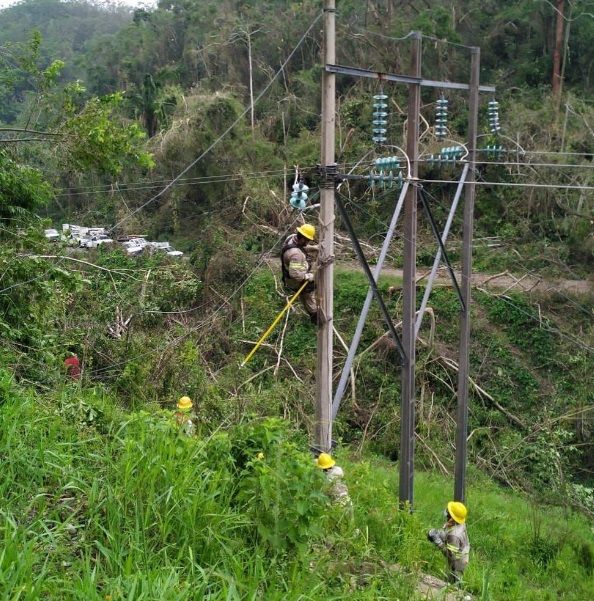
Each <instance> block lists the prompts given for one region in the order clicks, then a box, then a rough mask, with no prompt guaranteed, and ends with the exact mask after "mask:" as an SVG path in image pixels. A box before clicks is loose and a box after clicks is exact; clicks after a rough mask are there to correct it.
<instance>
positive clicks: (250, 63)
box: [246, 29, 254, 136]
mask: <svg viewBox="0 0 594 601" xmlns="http://www.w3.org/2000/svg"><path fill="white" fill-rule="evenodd" d="M246 35H247V45H248V62H249V70H250V116H251V119H252V136H253V135H254V80H253V76H252V32H251V31H250V30H249V29H248V30H247V31H246Z"/></svg>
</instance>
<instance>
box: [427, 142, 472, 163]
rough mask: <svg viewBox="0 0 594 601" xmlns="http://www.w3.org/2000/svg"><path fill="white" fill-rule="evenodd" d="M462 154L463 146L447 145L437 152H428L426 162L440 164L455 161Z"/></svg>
mask: <svg viewBox="0 0 594 601" xmlns="http://www.w3.org/2000/svg"><path fill="white" fill-rule="evenodd" d="M463 155H464V147H463V146H447V147H446V148H442V149H441V150H440V151H439V152H438V153H437V154H430V155H429V156H428V157H427V162H428V163H431V164H437V165H441V164H442V163H455V162H456V161H459V160H460V159H461V158H462V156H463Z"/></svg>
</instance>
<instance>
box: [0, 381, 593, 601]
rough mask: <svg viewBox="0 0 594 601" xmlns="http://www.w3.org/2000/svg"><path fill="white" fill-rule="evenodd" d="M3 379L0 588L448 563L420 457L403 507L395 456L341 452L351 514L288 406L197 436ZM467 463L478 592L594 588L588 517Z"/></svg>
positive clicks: (391, 583)
mask: <svg viewBox="0 0 594 601" xmlns="http://www.w3.org/2000/svg"><path fill="white" fill-rule="evenodd" d="M0 395H1V396H0V453H1V459H2V471H1V472H0V495H1V498H2V504H1V506H0V545H1V549H0V599H6V600H11V601H12V600H16V599H18V600H23V601H28V600H34V599H44V600H46V599H60V600H62V599H64V600H67V601H68V600H83V599H84V600H97V601H99V600H101V601H109V600H112V601H115V600H124V599H126V600H134V601H136V600H153V599H154V600H157V599H159V600H161V599H164V600H172V601H173V600H193V599H196V600H201V599H212V600H219V599H220V600H223V599H225V600H235V599H236V600H247V599H263V600H264V599H265V600H267V601H268V600H279V601H281V600H283V601H284V600H295V601H297V600H306V599H311V600H320V601H321V600H327V599H352V600H369V601H371V600H372V599H373V600H375V599H414V598H415V593H414V588H415V583H416V580H417V578H418V573H419V572H420V571H422V572H428V573H431V574H434V575H439V574H440V573H441V572H442V571H443V567H444V563H443V558H442V557H441V556H440V555H439V553H437V552H436V551H435V550H434V549H433V548H432V547H431V545H429V543H427V542H426V540H425V531H426V529H427V528H429V527H431V526H435V525H439V523H440V511H441V509H442V507H443V506H444V504H445V503H446V502H447V500H449V491H450V489H451V482H450V481H449V480H448V479H444V478H443V477H438V476H436V475H433V474H423V473H419V474H417V477H416V503H415V511H414V512H413V513H412V514H410V513H408V512H402V511H399V510H398V509H397V500H396V491H397V477H396V474H397V468H396V466H395V465H394V464H392V463H389V462H387V461H386V460H381V459H379V458H376V457H367V458H365V459H364V460H362V461H361V460H358V461H351V460H349V457H348V455H346V454H342V455H339V459H340V460H341V462H342V464H343V466H344V467H345V469H346V473H347V482H348V485H349V487H350V490H351V495H352V498H353V504H354V508H353V512H352V513H351V512H349V511H345V510H343V509H341V508H337V507H332V506H331V505H329V503H328V500H327V496H326V495H325V494H324V486H325V481H324V479H323V477H322V476H321V474H320V473H319V472H318V470H316V469H315V468H314V467H313V466H312V460H311V457H310V455H309V454H307V453H304V452H303V451H301V450H300V449H303V448H305V447H306V445H305V440H304V438H303V436H302V435H301V434H300V433H299V432H294V431H292V430H291V428H290V427H289V425H288V424H287V423H283V422H281V421H279V420H270V419H269V420H262V419H257V420H248V419H245V420H244V421H243V423H240V424H236V425H233V426H227V427H225V428H223V427H220V428H219V429H218V430H215V431H214V432H213V431H209V432H202V433H199V435H198V436H196V437H194V438H191V439H190V438H187V437H183V436H180V434H179V433H178V431H177V428H176V426H175V422H174V420H173V418H172V415H171V414H170V413H169V412H165V411H161V410H155V411H154V412H150V413H149V412H146V411H144V412H135V413H128V412H124V411H123V410H121V409H120V408H119V407H118V405H117V403H116V402H114V400H113V399H112V398H110V397H109V396H107V395H105V394H104V393H103V392H102V391H101V390H99V389H88V390H85V389H80V388H78V387H76V386H67V387H65V388H64V389H62V390H60V391H57V392H55V393H52V394H51V395H46V396H41V395H39V394H36V393H34V392H33V391H27V390H23V389H20V388H17V387H16V386H14V385H13V384H12V382H11V381H10V377H9V376H8V374H7V373H6V372H2V373H0ZM469 480H470V490H469V498H468V503H469V507H470V518H469V532H470V538H471V543H472V547H473V550H472V558H471V563H470V566H469V569H468V572H467V583H466V586H467V589H468V590H469V591H471V592H473V593H474V594H476V596H477V597H481V598H482V599H497V600H498V599H517V600H520V599H521V600H525V599H534V600H536V599H539V600H540V599H557V598H563V599H570V600H576V601H577V600H582V599H583V600H586V599H590V598H591V594H590V593H591V578H592V565H593V561H592V558H593V557H594V552H593V549H592V544H591V530H589V529H590V528H591V525H589V524H588V523H587V522H586V521H585V520H584V519H583V518H581V517H580V516H577V515H573V514H571V513H569V512H563V511H561V510H558V509H544V508H541V507H537V506H534V505H531V504H529V503H528V502H527V501H526V499H524V498H523V497H520V496H516V495H513V494H511V493H510V492H504V491H502V490H500V489H498V488H497V487H495V486H494V485H493V484H491V483H490V482H488V481H486V480H484V479H480V478H479V476H478V475H476V474H474V473H472V474H471V478H470V479H469ZM396 563H398V564H400V565H401V566H403V568H405V570H406V571H405V572H402V571H396V570H394V569H392V567H391V566H392V565H393V564H396Z"/></svg>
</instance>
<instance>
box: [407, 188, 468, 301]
mask: <svg viewBox="0 0 594 601" xmlns="http://www.w3.org/2000/svg"><path fill="white" fill-rule="evenodd" d="M419 192H420V196H421V204H422V205H423V209H425V213H426V214H427V219H429V223H430V224H431V229H432V230H433V235H434V236H435V238H436V239H437V242H438V243H439V248H440V249H441V254H442V255H443V260H444V261H445V263H446V265H447V267H448V271H449V272H450V277H451V278H452V283H453V284H454V288H456V292H457V293H458V299H459V300H460V304H461V305H462V310H463V311H466V304H465V303H464V299H463V298H462V291H461V290H460V286H459V285H458V280H457V279H456V274H455V273H454V270H453V269H452V264H451V263H450V259H449V257H448V254H447V252H446V249H445V245H444V243H443V240H442V239H441V233H440V232H439V229H438V227H437V223H435V219H434V218H433V213H431V209H430V208H429V202H428V201H427V197H426V196H425V191H424V190H423V188H421V187H419Z"/></svg>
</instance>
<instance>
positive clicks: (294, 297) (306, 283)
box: [239, 282, 309, 367]
mask: <svg viewBox="0 0 594 601" xmlns="http://www.w3.org/2000/svg"><path fill="white" fill-rule="evenodd" d="M308 284H309V282H303V285H302V286H301V288H299V290H297V292H295V294H294V295H293V296H292V297H291V298H290V299H289V302H288V303H287V304H286V305H285V307H284V309H283V310H282V311H281V312H280V313H279V314H278V315H277V316H276V318H275V319H274V321H273V322H272V324H271V325H270V327H269V328H268V329H267V330H266V331H265V332H264V334H262V337H261V338H260V340H258V342H256V344H255V345H254V348H253V349H252V350H251V351H250V354H249V355H248V356H247V357H246V358H245V359H244V360H243V363H242V364H241V365H240V366H239V367H243V366H244V365H245V364H246V363H247V362H248V361H249V360H250V359H251V358H252V357H253V356H254V353H255V352H256V351H257V350H258V349H259V348H260V345H261V344H262V343H263V342H264V341H265V340H266V338H268V336H270V334H271V332H272V330H274V328H275V327H276V324H277V323H278V322H279V321H280V320H281V318H282V316H283V315H284V314H285V313H286V312H287V311H288V310H289V309H290V308H291V305H292V304H293V303H294V302H295V301H296V300H297V297H298V296H299V295H300V294H301V292H302V291H303V289H304V288H305V287H306V286H307V285H308Z"/></svg>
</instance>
